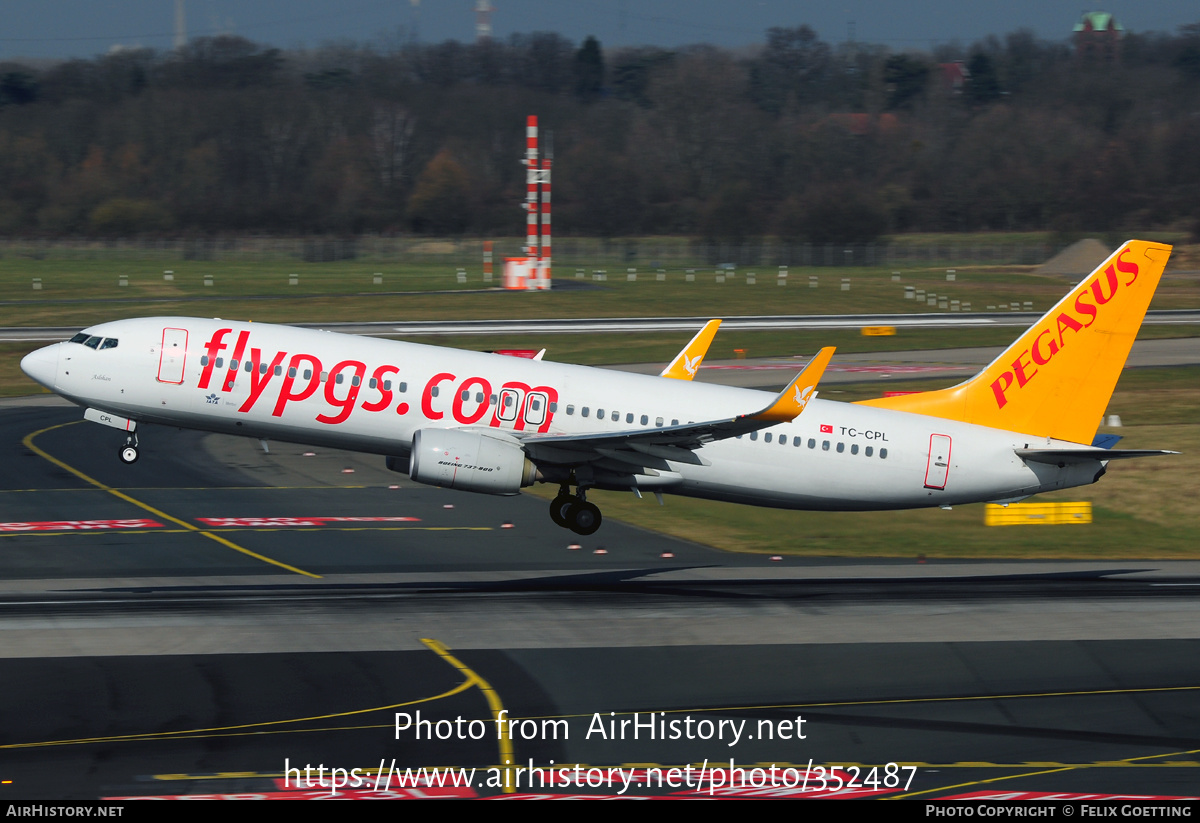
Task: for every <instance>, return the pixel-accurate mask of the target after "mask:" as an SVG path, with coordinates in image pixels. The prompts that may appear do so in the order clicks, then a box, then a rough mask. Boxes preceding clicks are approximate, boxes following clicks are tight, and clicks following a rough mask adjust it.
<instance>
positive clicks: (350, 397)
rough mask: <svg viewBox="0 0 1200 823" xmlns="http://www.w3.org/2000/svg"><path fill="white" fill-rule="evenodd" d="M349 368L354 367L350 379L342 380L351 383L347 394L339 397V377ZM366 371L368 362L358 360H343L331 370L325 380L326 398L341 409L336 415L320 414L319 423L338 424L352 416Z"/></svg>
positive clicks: (330, 403)
mask: <svg viewBox="0 0 1200 823" xmlns="http://www.w3.org/2000/svg"><path fill="white" fill-rule="evenodd" d="M347 369H352V370H353V374H351V375H350V379H349V380H343V381H342V382H343V383H349V384H350V385H349V386H348V387H347V389H346V396H345V397H343V398H340V399H339V398H338V396H337V386H338V380H337V378H339V377H341V376H342V372H343V371H345V370H347ZM366 373H367V364H366V363H362V362H360V361H358V360H343V361H342V362H341V363H338V364H337V365H336V366H334V367H333V368H332V369H330V370H329V379H328V380H326V381H325V400H326V402H328V403H329V405H331V406H336V407H338V408H340V409H341V411H340V412H338V413H337V415H336V416H334V417H330V416H329V415H326V414H318V415H317V422H318V423H329V424H330V425H336V424H338V423H341V422H342V421H343V420H345V419H346V418H347V417H349V416H350V412H352V411H354V404H355V403H357V402H358V391H359V389H361V388H362V379H363V375H365V374H366Z"/></svg>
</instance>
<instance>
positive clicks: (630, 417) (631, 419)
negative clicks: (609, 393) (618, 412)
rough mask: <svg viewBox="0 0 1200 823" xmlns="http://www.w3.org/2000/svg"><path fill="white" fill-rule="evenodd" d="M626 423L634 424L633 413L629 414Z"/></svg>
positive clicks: (626, 416)
mask: <svg viewBox="0 0 1200 823" xmlns="http://www.w3.org/2000/svg"><path fill="white" fill-rule="evenodd" d="M625 422H626V423H632V422H633V412H629V413H628V414H626V415H625ZM642 422H643V423H645V422H646V421H645V420H644V419H643V420H642Z"/></svg>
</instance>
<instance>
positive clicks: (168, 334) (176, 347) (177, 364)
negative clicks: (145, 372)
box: [158, 329, 188, 385]
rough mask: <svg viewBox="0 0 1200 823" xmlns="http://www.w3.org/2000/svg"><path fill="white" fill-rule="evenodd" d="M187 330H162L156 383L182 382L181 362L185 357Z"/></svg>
mask: <svg viewBox="0 0 1200 823" xmlns="http://www.w3.org/2000/svg"><path fill="white" fill-rule="evenodd" d="M187 338H188V333H187V329H163V336H162V349H161V350H159V354H158V382H159V383H175V384H176V385H178V384H180V383H182V382H183V361H184V358H185V357H186V355H187Z"/></svg>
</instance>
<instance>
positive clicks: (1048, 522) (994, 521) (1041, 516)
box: [983, 503, 1092, 526]
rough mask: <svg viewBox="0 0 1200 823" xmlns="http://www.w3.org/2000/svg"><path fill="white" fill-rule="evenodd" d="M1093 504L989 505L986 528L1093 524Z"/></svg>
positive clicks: (984, 515) (985, 512)
mask: <svg viewBox="0 0 1200 823" xmlns="http://www.w3.org/2000/svg"><path fill="white" fill-rule="evenodd" d="M1091 522H1092V504H1091V503H1010V504H1009V505H1007V506H1002V505H1000V504H999V503H988V504H987V508H985V509H984V512H983V525H985V526H1061V525H1064V524H1067V523H1091Z"/></svg>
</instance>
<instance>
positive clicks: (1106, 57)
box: [1075, 11, 1125, 63]
mask: <svg viewBox="0 0 1200 823" xmlns="http://www.w3.org/2000/svg"><path fill="white" fill-rule="evenodd" d="M1124 35H1125V27H1124V26H1122V25H1121V24H1120V23H1118V22H1117V20H1116V18H1115V17H1113V16H1112V15H1111V14H1110V13H1108V12H1106V11H1086V12H1084V13H1083V16H1082V17H1080V18H1079V22H1078V23H1076V24H1075V56H1076V57H1077V58H1079V59H1080V60H1088V61H1095V62H1098V63H1115V62H1117V61H1118V60H1120V59H1121V38H1122V37H1123V36H1124Z"/></svg>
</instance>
